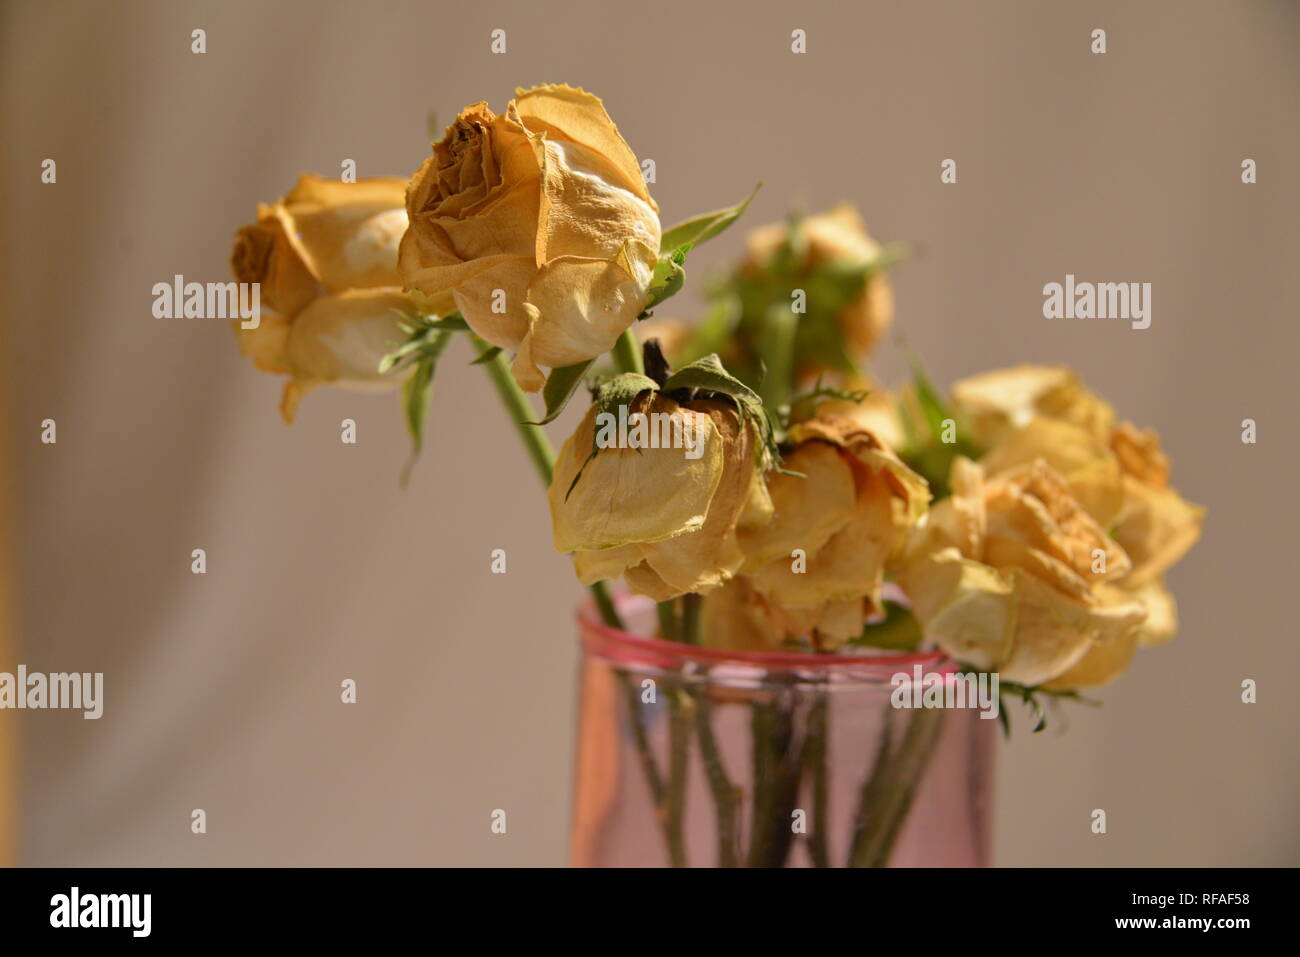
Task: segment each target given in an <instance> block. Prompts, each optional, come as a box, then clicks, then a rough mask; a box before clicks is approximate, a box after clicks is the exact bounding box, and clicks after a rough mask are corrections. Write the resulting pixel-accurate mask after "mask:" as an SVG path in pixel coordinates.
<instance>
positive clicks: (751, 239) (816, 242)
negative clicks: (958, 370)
mask: <svg viewBox="0 0 1300 957" xmlns="http://www.w3.org/2000/svg"><path fill="white" fill-rule="evenodd" d="M789 228H790V227H789V224H788V223H784V222H781V223H770V224H768V225H766V226H760V227H758V228H757V229H754V230H753V231H751V232H750V233H749V235H748V237H747V238H746V241H745V258H744V261H743V262H742V263H741V271H742V272H750V273H754V272H761V271H762V270H764V269H766V268H767V267H768V265H769V264H770V263H771V261H772V258H773V257H774V256H775V255H776V252H777V250H778V249H780V248H781V245H782V244H783V243H784V242H785V241H786V238H787V236H788V235H789ZM800 228H801V230H802V234H803V241H804V243H805V248H804V255H803V259H802V261H801V262H800V263H799V264H798V267H797V268H798V269H799V270H801V271H802V272H805V273H808V274H810V275H811V274H812V272H813V271H814V270H816V269H817V267H819V266H823V265H827V264H846V265H851V264H858V263H866V262H870V261H871V260H873V259H875V258H876V257H877V256H878V255H879V254H880V244H879V243H877V242H876V241H875V240H874V239H872V238H871V236H870V235H869V234H868V233H867V229H866V226H864V225H863V222H862V216H861V215H860V214H859V213H858V211H857V209H855V208H854V207H853V205H852V204H850V203H841V204H840V205H838V206H836V207H835V208H834V209H831V210H830V211H828V212H825V213H819V214H817V215H816V216H808V217H807V218H805V219H803V220H802V221H801V222H800ZM810 296H811V293H810ZM814 307H815V303H813V302H811V301H810V302H809V308H810V309H811V308H814ZM893 318H894V293H893V289H892V287H891V286H890V284H889V279H888V277H887V276H886V275H885V274H884V272H875V273H873V274H871V275H870V276H868V277H867V283H866V285H865V286H864V287H863V289H862V292H861V293H859V294H858V296H857V298H855V299H854V300H853V301H852V302H850V303H849V304H848V305H847V306H845V307H844V308H843V309H842V310H841V311H840V313H839V314H838V315H837V316H836V317H835V321H836V326H837V327H838V329H839V332H840V335H841V336H842V337H843V340H844V345H845V348H846V349H847V351H848V352H849V354H850V355H851V356H852V357H853V358H854V359H855V360H862V359H865V358H866V357H867V356H869V355H870V354H871V352H872V351H873V350H874V349H875V347H876V345H877V344H878V343H879V342H880V340H881V339H882V338H884V335H885V333H886V332H887V331H888V330H889V326H890V324H891V322H892V321H893ZM798 358H799V373H800V375H801V376H814V375H816V374H817V373H818V372H819V371H822V368H823V366H825V365H826V364H825V363H821V362H819V361H817V357H816V356H800V357H798Z"/></svg>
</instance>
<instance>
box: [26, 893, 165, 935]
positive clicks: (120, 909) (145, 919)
mask: <svg viewBox="0 0 1300 957" xmlns="http://www.w3.org/2000/svg"><path fill="white" fill-rule="evenodd" d="M152 911H153V895H152V894H82V893H81V888H79V887H74V888H72V890H71V891H70V892H69V893H67V894H55V895H54V896H53V897H51V898H50V926H51V927H129V928H130V929H131V936H132V937H148V936H149V931H150V929H151V927H152V924H153V920H152Z"/></svg>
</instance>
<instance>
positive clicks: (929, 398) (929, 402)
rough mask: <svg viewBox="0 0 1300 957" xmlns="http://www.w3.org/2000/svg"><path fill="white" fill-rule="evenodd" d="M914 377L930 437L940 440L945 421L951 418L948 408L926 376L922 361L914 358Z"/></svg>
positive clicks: (917, 397) (917, 398)
mask: <svg viewBox="0 0 1300 957" xmlns="http://www.w3.org/2000/svg"><path fill="white" fill-rule="evenodd" d="M912 376H913V379H914V381H915V383H916V400H917V402H919V403H920V405H921V414H922V415H924V416H925V423H926V425H928V426H929V427H930V435H931V436H932V437H933V438H934V439H938V438H939V436H940V434H942V432H943V421H944V419H948V418H951V414H950V413H949V411H948V406H947V405H946V404H945V403H944V401H943V399H941V398H940V397H939V392H938V390H937V389H935V387H934V383H932V382H931V381H930V377H929V376H928V375H927V374H926V371H925V367H924V366H922V365H921V360H920V359H918V358H916V357H913V358H912Z"/></svg>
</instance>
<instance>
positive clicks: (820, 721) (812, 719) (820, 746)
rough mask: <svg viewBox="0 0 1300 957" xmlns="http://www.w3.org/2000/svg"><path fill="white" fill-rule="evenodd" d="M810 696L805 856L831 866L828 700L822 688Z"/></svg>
mask: <svg viewBox="0 0 1300 957" xmlns="http://www.w3.org/2000/svg"><path fill="white" fill-rule="evenodd" d="M813 694H814V695H815V697H814V698H813V703H812V707H811V708H810V709H809V711H808V731H807V734H806V736H805V737H804V743H803V757H804V765H805V767H811V769H812V792H813V793H812V815H811V816H812V830H811V832H810V833H809V834H808V853H809V855H810V856H811V857H812V863H813V867H830V851H829V849H828V848H827V846H826V818H827V816H828V810H827V806H826V801H827V787H828V780H827V778H828V775H827V767H826V744H827V737H828V734H827V732H828V725H829V723H830V698H829V696H828V695H827V692H826V691H825V690H824V689H821V688H818V689H817V690H816V691H814V692H813Z"/></svg>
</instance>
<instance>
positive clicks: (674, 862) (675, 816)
mask: <svg viewBox="0 0 1300 957" xmlns="http://www.w3.org/2000/svg"><path fill="white" fill-rule="evenodd" d="M693 710H694V702H693V701H692V700H691V698H690V696H689V695H688V694H687V693H686V691H685V690H684V688H674V689H671V690H670V691H669V694H668V792H667V794H666V795H665V796H664V802H663V805H662V811H663V820H664V831H665V834H666V837H667V840H668V862H669V864H670V865H671V866H672V867H685V866H686V837H685V823H686V775H687V773H688V771H689V769H690V753H691V712H692V711H693Z"/></svg>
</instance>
